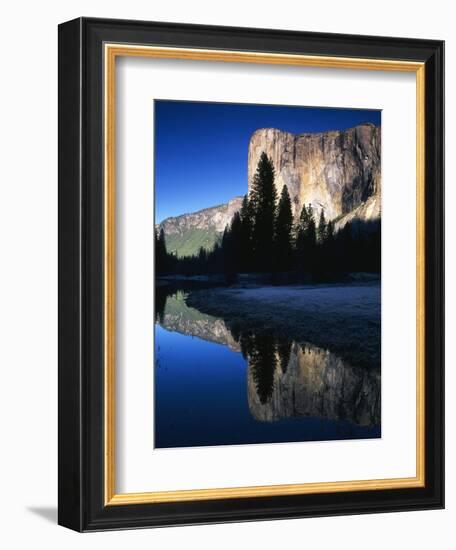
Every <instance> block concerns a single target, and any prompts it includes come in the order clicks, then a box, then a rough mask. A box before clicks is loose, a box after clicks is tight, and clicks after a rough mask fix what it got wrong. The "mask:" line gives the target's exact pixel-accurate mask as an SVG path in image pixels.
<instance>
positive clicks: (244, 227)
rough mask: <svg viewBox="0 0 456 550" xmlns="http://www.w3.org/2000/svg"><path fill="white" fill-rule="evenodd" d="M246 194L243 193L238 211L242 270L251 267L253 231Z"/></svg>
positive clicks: (251, 213)
mask: <svg viewBox="0 0 456 550" xmlns="http://www.w3.org/2000/svg"><path fill="white" fill-rule="evenodd" d="M252 210H253V209H252V205H251V204H250V201H249V197H248V195H244V198H243V200H242V207H241V212H240V217H241V242H240V262H241V269H242V271H250V270H251V269H252V253H253V245H252V233H253V212H252Z"/></svg>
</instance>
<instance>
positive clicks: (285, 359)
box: [277, 340, 292, 374]
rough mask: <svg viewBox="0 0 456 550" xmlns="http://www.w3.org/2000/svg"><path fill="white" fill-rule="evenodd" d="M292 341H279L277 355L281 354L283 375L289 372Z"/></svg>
mask: <svg viewBox="0 0 456 550" xmlns="http://www.w3.org/2000/svg"><path fill="white" fill-rule="evenodd" d="M291 344H292V342H291V340H279V341H278V343H277V353H278V354H279V361H280V368H281V369H282V372H283V374H285V373H286V372H287V367H288V363H289V362H290V355H291Z"/></svg>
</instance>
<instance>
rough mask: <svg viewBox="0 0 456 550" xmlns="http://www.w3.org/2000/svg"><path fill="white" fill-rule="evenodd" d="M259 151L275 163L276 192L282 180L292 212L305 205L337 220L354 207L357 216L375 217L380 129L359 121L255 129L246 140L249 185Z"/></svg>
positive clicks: (378, 181) (377, 208)
mask: <svg viewBox="0 0 456 550" xmlns="http://www.w3.org/2000/svg"><path fill="white" fill-rule="evenodd" d="M263 151H264V152H265V153H266V154H267V155H268V156H269V157H270V158H271V159H272V161H273V163H274V167H275V172H276V178H275V183H276V187H277V191H278V193H279V194H280V192H281V191H282V188H283V186H284V185H285V184H286V185H287V187H288V191H289V193H290V197H291V200H292V206H293V214H294V215H295V216H296V215H299V213H300V212H301V209H302V206H303V204H309V203H310V204H312V206H313V208H314V210H315V211H316V212H320V210H321V209H322V208H323V209H324V212H325V216H326V218H327V219H332V220H334V219H336V220H337V221H340V220H342V218H343V217H344V216H346V215H348V214H350V213H351V212H353V211H354V210H356V209H358V216H359V217H360V218H361V219H366V220H367V219H369V220H371V219H375V218H378V217H379V216H380V187H381V184H380V175H381V170H380V155H381V132H380V128H379V127H377V126H374V125H373V124H361V125H359V126H356V127H355V128H350V129H348V130H340V131H339V130H337V131H330V132H322V133H313V134H290V133H288V132H282V131H281V130H277V129H275V128H263V129H260V130H257V131H256V132H255V133H254V134H253V135H252V137H251V139H250V144H249V154H248V178H249V185H250V183H251V182H252V179H253V175H254V173H255V170H256V167H257V165H258V160H259V158H260V155H261V153H262V152H263ZM368 202H369V205H367V207H366V208H364V209H363V208H362V207H363V206H364V205H366V204H367V203H368ZM339 225H340V224H339Z"/></svg>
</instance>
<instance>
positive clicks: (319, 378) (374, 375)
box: [247, 343, 380, 426]
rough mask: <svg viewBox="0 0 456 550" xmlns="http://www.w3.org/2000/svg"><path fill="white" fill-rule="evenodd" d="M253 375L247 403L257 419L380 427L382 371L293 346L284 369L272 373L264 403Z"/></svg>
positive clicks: (315, 349) (307, 346)
mask: <svg viewBox="0 0 456 550" xmlns="http://www.w3.org/2000/svg"><path fill="white" fill-rule="evenodd" d="M249 367H250V364H249ZM253 374H254V373H253V371H252V369H251V368H249V371H248V380H247V387H248V403H249V409H250V412H251V414H252V416H253V417H254V418H256V419H257V420H260V421H263V422H274V421H277V420H280V419H282V418H289V417H295V416H312V417H318V418H328V419H332V420H347V421H349V422H353V423H355V424H358V425H360V426H375V425H379V424H380V372H379V371H376V370H373V371H371V370H366V369H361V368H355V367H352V366H350V365H346V364H344V363H343V362H342V360H341V359H340V358H339V357H337V356H336V355H334V354H332V353H331V352H329V351H327V350H323V349H320V348H317V347H315V346H312V345H306V346H302V345H300V344H297V343H293V345H292V349H291V354H290V359H289V362H288V366H287V367H286V369H285V370H282V369H281V368H280V367H276V369H275V371H274V378H273V386H272V388H271V395H270V397H269V398H268V399H267V401H266V402H262V400H261V398H260V396H259V394H258V378H257V380H255V376H254V375H253ZM263 401H264V400H263Z"/></svg>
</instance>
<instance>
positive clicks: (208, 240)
mask: <svg viewBox="0 0 456 550" xmlns="http://www.w3.org/2000/svg"><path fill="white" fill-rule="evenodd" d="M241 205H242V197H235V198H234V199H231V200H230V201H228V202H227V203H226V204H220V205H218V206H212V207H211V208H205V209H204V210H199V211H198V212H193V213H190V214H182V216H175V217H172V218H167V219H166V220H163V221H162V222H161V223H160V224H159V225H158V228H159V230H160V229H163V231H164V232H165V235H166V246H167V249H168V252H172V253H176V254H177V255H178V256H186V255H188V256H191V255H193V254H196V253H198V250H199V249H200V247H201V246H202V247H203V248H205V249H206V250H211V249H212V248H213V246H214V244H215V243H216V241H217V239H219V238H220V235H221V233H223V231H224V229H225V227H226V226H227V225H228V224H229V223H230V222H231V218H232V217H233V216H234V214H235V213H236V212H237V211H238V210H239V209H240V208H241Z"/></svg>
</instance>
